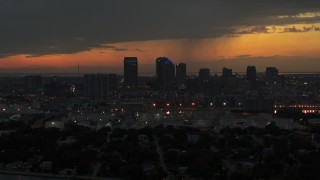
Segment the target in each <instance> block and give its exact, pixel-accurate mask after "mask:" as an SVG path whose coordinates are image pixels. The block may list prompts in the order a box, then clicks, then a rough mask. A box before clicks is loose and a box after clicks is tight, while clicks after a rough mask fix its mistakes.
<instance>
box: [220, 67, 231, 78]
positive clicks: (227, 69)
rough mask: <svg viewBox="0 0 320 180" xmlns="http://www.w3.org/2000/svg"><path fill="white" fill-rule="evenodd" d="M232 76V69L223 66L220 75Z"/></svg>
mask: <svg viewBox="0 0 320 180" xmlns="http://www.w3.org/2000/svg"><path fill="white" fill-rule="evenodd" d="M229 76H232V69H229V68H226V67H223V69H222V77H229Z"/></svg>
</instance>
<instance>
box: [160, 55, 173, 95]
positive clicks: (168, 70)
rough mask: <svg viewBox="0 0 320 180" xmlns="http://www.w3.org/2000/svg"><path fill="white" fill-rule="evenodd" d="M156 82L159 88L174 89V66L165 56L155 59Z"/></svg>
mask: <svg viewBox="0 0 320 180" xmlns="http://www.w3.org/2000/svg"><path fill="white" fill-rule="evenodd" d="M156 84H157V87H158V88H159V89H160V90H174V89H175V67H174V64H173V62H172V61H171V60H170V59H168V58H166V57H159V58H157V59H156Z"/></svg>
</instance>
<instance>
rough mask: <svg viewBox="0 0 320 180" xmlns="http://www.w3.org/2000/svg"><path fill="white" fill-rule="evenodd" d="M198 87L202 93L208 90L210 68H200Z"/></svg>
mask: <svg viewBox="0 0 320 180" xmlns="http://www.w3.org/2000/svg"><path fill="white" fill-rule="evenodd" d="M199 87H200V91H201V92H202V93H204V94H206V93H209V91H210V69H207V68H202V69H200V71H199Z"/></svg>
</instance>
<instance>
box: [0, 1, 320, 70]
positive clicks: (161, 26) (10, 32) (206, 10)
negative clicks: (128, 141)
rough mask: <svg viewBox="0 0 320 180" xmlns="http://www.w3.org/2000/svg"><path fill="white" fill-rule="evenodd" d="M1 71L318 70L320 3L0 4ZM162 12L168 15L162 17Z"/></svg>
mask: <svg viewBox="0 0 320 180" xmlns="http://www.w3.org/2000/svg"><path fill="white" fill-rule="evenodd" d="M0 7H1V9H0V12H2V13H3V16H2V18H1V19H2V21H1V22H2V23H1V24H0V27H1V31H0V32H2V33H1V34H0V37H1V39H2V45H1V46H0V49H1V50H0V70H1V72H2V73H74V72H76V70H75V69H76V66H77V64H80V65H81V70H82V72H83V73H90V72H93V73H95V72H97V73H104V72H107V73H120V72H122V60H123V57H131V56H134V57H138V58H139V60H140V63H141V66H140V69H139V71H140V72H141V73H145V74H150V72H152V71H150V70H149V69H150V67H153V62H154V59H155V58H157V57H160V56H164V57H170V58H171V59H172V60H173V61H174V62H175V63H177V64H178V63H187V64H189V67H188V71H189V72H197V70H198V69H200V68H203V67H208V68H210V69H211V71H212V72H220V70H221V68H223V67H229V68H232V69H233V70H234V71H235V72H244V71H245V68H246V66H247V65H255V66H256V67H257V71H258V72H260V71H263V70H264V68H265V67H268V66H275V67H278V68H279V69H280V70H281V71H282V72H319V70H318V69H317V66H318V65H320V61H319V60H320V53H319V52H320V51H319V50H320V45H319V44H320V39H319V38H317V37H319V36H320V18H319V17H320V3H319V2H318V1H314V0H307V1H303V2H292V1H287V0H282V1H250V0H244V1H241V2H240V1H233V0H229V1H222V0H214V1H197V2H196V1H191V0H187V1H183V2H180V1H178V2H172V1H161V2H160V1H146V0H141V1H139V2H131V1H128V0H122V1H108V2H106V1H100V0H97V1H94V2H92V1H87V0H80V1H72V0H71V1H68V2H64V1H60V0H58V1H39V0H36V1H32V2H20V1H7V0H5V1H2V2H1V4H0ZM163 9H165V10H166V13H163Z"/></svg>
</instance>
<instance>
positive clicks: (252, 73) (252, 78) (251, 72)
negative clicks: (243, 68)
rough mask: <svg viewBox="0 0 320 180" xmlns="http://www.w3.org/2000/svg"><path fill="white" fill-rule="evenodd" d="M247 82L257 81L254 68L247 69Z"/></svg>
mask: <svg viewBox="0 0 320 180" xmlns="http://www.w3.org/2000/svg"><path fill="white" fill-rule="evenodd" d="M247 80H248V81H256V80H257V70H256V67H255V66H248V67H247Z"/></svg>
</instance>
